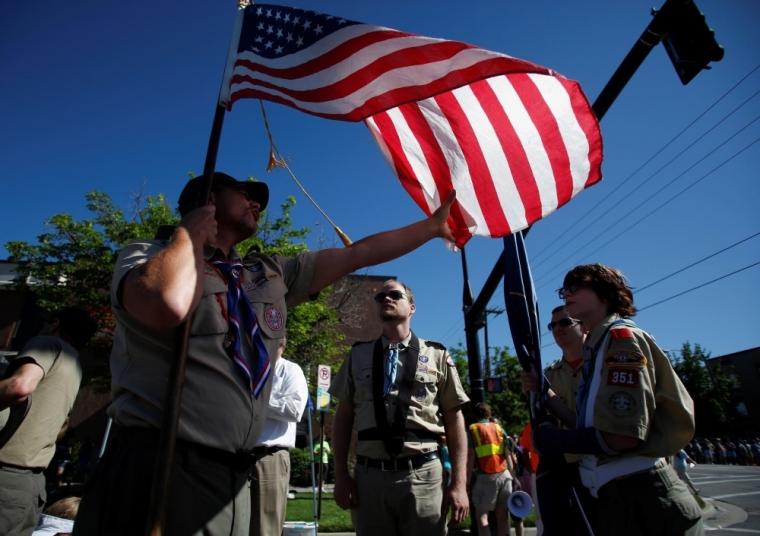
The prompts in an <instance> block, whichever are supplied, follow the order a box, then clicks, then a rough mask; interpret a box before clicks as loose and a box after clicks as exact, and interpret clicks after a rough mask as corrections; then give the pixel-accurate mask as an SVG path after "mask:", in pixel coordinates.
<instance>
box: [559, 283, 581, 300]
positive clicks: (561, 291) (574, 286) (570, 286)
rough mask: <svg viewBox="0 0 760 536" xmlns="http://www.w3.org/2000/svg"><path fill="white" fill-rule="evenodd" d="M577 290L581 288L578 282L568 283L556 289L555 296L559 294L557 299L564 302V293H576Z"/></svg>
mask: <svg viewBox="0 0 760 536" xmlns="http://www.w3.org/2000/svg"><path fill="white" fill-rule="evenodd" d="M579 288H581V283H580V282H579V281H573V282H572V283H568V284H567V285H564V286H562V287H559V288H558V289H557V294H559V299H560V300H564V299H565V293H566V292H578V289H579Z"/></svg>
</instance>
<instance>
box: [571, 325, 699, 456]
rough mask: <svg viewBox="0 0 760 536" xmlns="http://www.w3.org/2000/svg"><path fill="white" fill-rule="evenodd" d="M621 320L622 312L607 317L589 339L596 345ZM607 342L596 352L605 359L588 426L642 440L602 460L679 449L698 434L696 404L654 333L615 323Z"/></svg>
mask: <svg viewBox="0 0 760 536" xmlns="http://www.w3.org/2000/svg"><path fill="white" fill-rule="evenodd" d="M617 320H620V317H619V316H618V315H617V314H613V315H610V316H608V317H607V318H605V319H604V321H603V322H602V323H601V324H600V325H599V326H597V327H596V328H594V331H592V332H591V334H590V335H589V338H588V341H587V342H586V344H587V345H589V346H591V347H592V348H593V347H594V346H595V345H596V344H597V343H599V341H600V339H601V338H602V336H604V334H605V332H606V330H607V328H608V327H609V326H610V325H611V324H612V323H613V322H615V321H617ZM626 322H630V321H626ZM605 346H606V347H605V348H601V349H600V350H599V352H598V355H597V357H596V359H602V360H603V362H602V363H601V375H600V377H599V378H598V380H599V381H598V385H599V389H598V391H597V393H596V396H595V398H594V400H590V399H589V400H588V401H587V403H586V404H587V411H586V415H589V414H590V411H591V409H590V408H588V405H589V404H593V422H589V420H588V419H586V420H585V426H593V427H595V428H596V429H597V430H600V431H603V432H609V433H613V434H622V435H626V436H631V437H636V438H638V439H640V440H641V443H640V445H639V446H638V447H636V448H635V449H631V450H626V451H625V452H623V453H621V454H620V455H619V456H615V457H614V458H610V457H606V456H600V457H599V464H600V465H601V464H603V463H605V462H608V461H611V460H612V459H620V458H626V457H631V456H645V457H651V458H658V457H661V456H670V455H673V454H675V453H676V452H678V450H679V449H680V448H681V447H683V446H684V445H685V444H686V443H688V442H689V440H691V438H692V436H693V435H694V404H693V402H692V400H691V397H690V396H689V393H688V392H687V391H686V388H685V387H684V386H683V384H682V383H681V380H680V379H679V378H678V376H677V375H676V372H675V371H674V370H673V366H672V365H671V364H670V361H669V360H668V358H667V357H666V356H665V354H664V353H663V352H662V350H660V347H659V346H657V344H656V343H655V342H654V339H653V338H652V336H651V335H649V334H648V333H646V332H644V331H642V330H640V329H639V328H637V327H632V326H630V325H620V326H614V327H613V328H612V329H611V330H610V332H609V336H608V338H607V343H606V345H605ZM596 370H599V367H597V368H596ZM592 389H593V387H592ZM579 418H581V419H583V418H584V416H583V415H579Z"/></svg>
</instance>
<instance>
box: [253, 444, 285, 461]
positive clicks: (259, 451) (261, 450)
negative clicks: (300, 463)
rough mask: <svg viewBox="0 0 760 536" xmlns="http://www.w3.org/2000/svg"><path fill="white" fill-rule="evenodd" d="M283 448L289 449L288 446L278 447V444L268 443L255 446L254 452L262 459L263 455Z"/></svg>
mask: <svg viewBox="0 0 760 536" xmlns="http://www.w3.org/2000/svg"><path fill="white" fill-rule="evenodd" d="M281 450H288V447H278V446H274V447H267V446H266V445H264V446H261V447H253V453H254V454H255V455H256V457H257V458H259V459H261V458H262V457H263V456H267V455H269V454H274V453H275V452H279V451H281Z"/></svg>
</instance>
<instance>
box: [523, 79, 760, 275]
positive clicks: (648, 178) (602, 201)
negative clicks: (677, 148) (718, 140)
mask: <svg viewBox="0 0 760 536" xmlns="http://www.w3.org/2000/svg"><path fill="white" fill-rule="evenodd" d="M758 94H760V90H758V91H756V92H755V93H754V94H753V95H752V96H751V97H749V98H748V99H747V100H745V101H744V102H742V103H741V104H740V105H739V106H737V107H736V108H734V109H733V110H732V111H731V112H730V113H729V114H728V115H726V116H725V117H723V119H721V120H720V121H718V122H717V123H715V124H714V125H713V126H712V127H710V128H709V129H708V130H706V131H705V132H704V133H703V134H702V135H701V136H700V137H698V138H697V139H696V140H694V141H693V142H691V143H690V144H689V145H688V146H687V147H686V148H685V149H683V150H682V151H681V152H680V153H678V154H677V155H676V156H674V157H673V158H671V159H670V160H669V161H668V162H666V163H665V165H663V166H662V167H660V169H658V170H657V171H655V172H654V173H652V174H651V175H650V176H649V177H647V178H646V179H645V180H644V182H642V183H641V184H639V186H638V187H639V188H641V187H643V186H644V185H645V184H646V183H648V182H649V181H650V180H652V179H653V178H654V177H656V176H657V175H658V174H659V173H660V172H661V171H662V170H663V169H665V168H666V167H668V166H669V165H670V164H672V163H673V162H675V161H676V160H677V159H678V158H680V157H681V156H682V155H683V154H684V153H685V152H686V151H688V150H689V149H691V148H692V147H693V146H694V145H696V144H697V143H699V142H700V141H701V140H702V139H703V138H704V137H705V136H707V135H708V134H709V133H710V132H712V131H713V130H715V129H716V128H718V126H720V125H721V124H722V123H723V122H724V121H726V120H727V119H728V118H729V117H731V116H732V115H733V114H734V113H736V112H737V111H739V109H740V108H742V107H743V106H744V105H745V104H747V103H748V102H749V101H750V100H752V99H753V98H755V97H756V96H757V95H758ZM750 124H752V123H750ZM747 126H749V125H747ZM744 128H747V127H744ZM742 130H744V129H742ZM739 132H741V130H740V131H739ZM737 134H738V132H737V133H736V134H734V135H733V136H732V137H731V138H729V139H728V140H726V141H725V142H723V144H721V145H720V146H718V147H717V148H716V149H713V151H712V152H711V153H709V154H708V155H707V156H709V155H710V154H712V153H713V152H715V151H716V150H717V149H718V148H720V147H722V146H723V145H725V144H726V143H727V142H728V141H729V140H731V139H732V138H733V137H734V136H736V135H737ZM658 154H659V153H658ZM705 158H706V156H705V157H704V158H702V160H704V159H705ZM650 160H651V159H650ZM700 162H701V160H700ZM647 163H648V162H647ZM697 163H699V162H697ZM695 165H696V164H695ZM692 167H694V166H692ZM639 169H641V168H639ZM689 169H691V168H689ZM687 171H688V170H687ZM637 172H638V170H637ZM631 176H632V175H631ZM679 177H680V175H679ZM629 178H630V177H629ZM676 178H678V177H676ZM627 180H628V179H626V181H627ZM626 181H623V183H621V184H620V186H622V185H623V184H624V183H625V182H626ZM669 184H670V183H669ZM669 184H668V185H669ZM620 186H618V187H617V188H615V190H613V191H612V192H610V193H609V194H608V195H607V197H605V198H604V199H602V200H601V201H600V202H599V203H598V204H599V205H603V203H604V202H605V201H606V200H607V199H608V198H609V197H610V195H612V194H613V193H614V192H615V191H617V190H618V188H620ZM663 189H664V188H662V189H660V190H659V191H662V190H663ZM659 191H658V193H659ZM625 200H626V198H625V197H623V198H622V199H620V200H619V201H618V202H617V203H615V204H614V205H612V206H611V207H609V208H608V209H607V210H606V211H605V212H603V213H602V214H600V215H599V216H597V218H596V219H595V220H594V221H592V222H591V223H589V224H588V225H586V227H584V228H583V229H581V230H580V231H578V232H577V233H576V234H575V236H574V237H573V238H571V239H570V240H567V241H565V243H564V244H563V245H562V246H560V247H559V248H558V249H557V250H556V251H555V253H557V252H559V251H561V250H563V249H564V248H566V247H567V246H569V245H570V244H571V243H572V241H573V240H575V239H576V238H578V237H579V236H580V235H582V234H583V233H584V232H586V231H587V230H588V229H589V228H590V227H591V226H592V225H594V224H595V223H597V222H598V221H599V220H601V219H602V218H603V217H605V216H606V215H607V214H609V213H610V212H612V211H613V210H614V209H615V208H616V207H617V206H618V205H620V204H621V203H622V202H623V201H625ZM590 214H592V213H591V212H587V213H586V214H585V215H584V218H585V217H586V216H588V215H590ZM579 222H580V220H578V222H576V224H577V223H579ZM574 225H575V224H574ZM568 231H569V229H566V230H565V232H564V233H562V235H560V236H564V235H565V234H567V232H568ZM555 242H556V240H555ZM553 243H554V242H552V244H553ZM550 245H551V244H550ZM547 247H548V246H547ZM549 258H550V257H547V258H546V259H544V260H543V261H541V262H539V263H537V264H536V265H535V268H538V267H539V266H541V265H542V264H543V263H544V262H546V261H547V260H549Z"/></svg>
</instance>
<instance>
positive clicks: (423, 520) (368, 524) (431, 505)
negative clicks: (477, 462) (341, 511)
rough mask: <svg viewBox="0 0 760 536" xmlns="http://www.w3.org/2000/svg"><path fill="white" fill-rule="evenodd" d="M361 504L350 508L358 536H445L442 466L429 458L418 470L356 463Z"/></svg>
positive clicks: (356, 478) (356, 479)
mask: <svg viewBox="0 0 760 536" xmlns="http://www.w3.org/2000/svg"><path fill="white" fill-rule="evenodd" d="M354 479H355V481H356V488H357V495H358V497H357V498H358V501H359V505H358V506H357V507H356V508H354V509H352V510H351V519H352V521H353V523H354V528H355V529H356V534H357V536H407V535H413V536H443V535H444V534H445V533H446V518H445V517H444V516H442V515H441V504H442V502H443V467H442V465H441V460H430V461H429V462H427V463H426V464H425V465H423V466H422V467H420V468H418V469H411V470H410V469H408V468H407V469H404V470H400V471H383V470H382V469H379V468H374V467H365V466H364V465H361V464H357V465H356V469H355V470H354Z"/></svg>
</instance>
